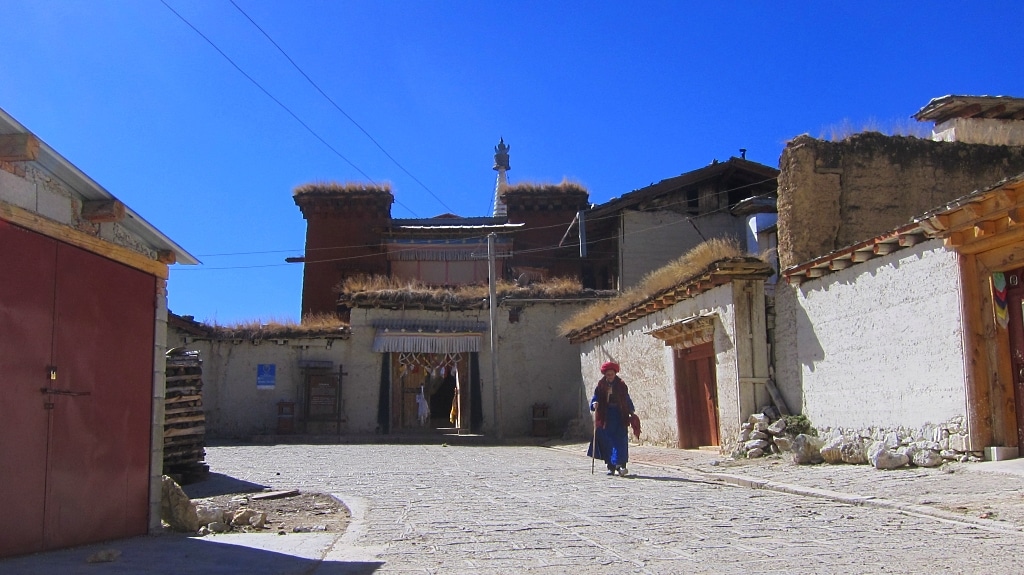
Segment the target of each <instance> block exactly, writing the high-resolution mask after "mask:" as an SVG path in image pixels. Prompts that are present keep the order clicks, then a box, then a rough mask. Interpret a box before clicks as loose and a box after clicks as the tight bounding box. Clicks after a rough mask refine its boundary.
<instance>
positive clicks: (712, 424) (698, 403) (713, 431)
mask: <svg viewBox="0 0 1024 575" xmlns="http://www.w3.org/2000/svg"><path fill="white" fill-rule="evenodd" d="M675 358H676V359H675V372H676V373H675V378H676V381H675V388H676V418H677V425H678V429H679V442H678V445H679V447H680V448H682V449H692V448H696V447H701V446H708V445H719V433H718V429H719V428H718V387H717V383H716V379H715V348H714V344H713V343H705V344H702V345H698V346H695V347H690V348H686V349H681V350H676V354H675Z"/></svg>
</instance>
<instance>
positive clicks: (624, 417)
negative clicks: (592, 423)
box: [587, 380, 634, 469]
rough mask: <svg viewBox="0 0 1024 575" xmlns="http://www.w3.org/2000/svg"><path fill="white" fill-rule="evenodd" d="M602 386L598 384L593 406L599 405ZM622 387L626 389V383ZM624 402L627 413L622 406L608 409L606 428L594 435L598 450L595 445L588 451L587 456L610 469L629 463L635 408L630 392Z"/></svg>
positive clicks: (599, 429) (606, 412)
mask: <svg viewBox="0 0 1024 575" xmlns="http://www.w3.org/2000/svg"><path fill="white" fill-rule="evenodd" d="M620 381H621V380H620ZM600 386H601V384H600V382H598V385H597V386H596V387H595V388H594V395H593V397H592V398H591V399H590V405H591V406H593V405H594V404H596V403H598V399H599V398H598V395H599V394H598V391H599V390H600ZM622 387H623V388H625V384H624V383H623V384H622ZM619 401H620V402H622V401H623V398H619ZM624 402H625V404H626V407H627V408H628V409H629V411H628V412H626V413H623V410H622V409H621V406H618V405H608V406H607V407H606V409H605V415H604V427H597V429H596V433H595V434H594V436H595V439H597V450H596V452H595V451H594V446H593V445H591V446H590V448H589V449H587V455H590V456H592V457H597V458H599V459H602V460H603V461H604V462H605V465H607V466H608V469H614V468H615V467H617V466H619V465H622V466H625V465H626V463H627V462H628V461H629V414H630V413H633V411H634V407H633V400H632V398H630V397H629V393H628V392H627V393H626V394H625V398H624ZM592 411H593V410H592Z"/></svg>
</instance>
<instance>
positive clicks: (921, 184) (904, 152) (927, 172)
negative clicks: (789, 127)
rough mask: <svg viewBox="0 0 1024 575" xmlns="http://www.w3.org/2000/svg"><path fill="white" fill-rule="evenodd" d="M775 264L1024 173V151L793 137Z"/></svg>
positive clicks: (878, 137) (786, 156) (870, 136)
mask: <svg viewBox="0 0 1024 575" xmlns="http://www.w3.org/2000/svg"><path fill="white" fill-rule="evenodd" d="M779 168H780V169H781V174H780V175H779V201H778V209H779V259H780V262H781V264H782V266H783V267H788V266H792V265H796V264H799V263H802V262H805V261H807V260H810V259H813V258H816V257H818V256H821V255H824V254H827V253H829V252H831V251H834V250H837V249H840V248H843V247H846V246H849V245H852V244H855V243H857V242H860V241H863V240H866V239H870V238H872V237H875V236H877V235H879V234H882V233H885V232H887V231H889V230H892V229H895V228H897V227H899V226H901V225H903V224H906V223H908V222H909V220H910V218H912V217H914V216H916V215H919V214H922V213H924V212H927V211H928V210H931V209H932V208H935V207H938V206H941V205H943V204H945V203H947V202H949V201H951V200H954V199H956V198H958V197H960V196H962V195H965V194H967V193H970V192H972V191H974V190H977V189H982V188H986V187H989V186H991V185H993V184H995V183H996V182H998V181H1000V180H1002V179H1003V178H1006V177H1008V176H1011V175H1016V174H1019V173H1021V172H1024V147H1008V146H987V145H978V144H963V143H958V142H934V141H931V140H922V139H918V138H909V137H900V136H895V137H893V136H885V135H882V134H879V133H877V132H866V133H863V134H857V135H855V136H852V137H850V138H847V139H846V140H843V141H841V142H827V141H823V140H817V139H815V138H811V137H810V136H799V137H797V138H795V139H794V140H793V141H791V142H790V143H789V144H788V145H787V146H786V149H785V150H783V152H782V158H781V159H780V161H779Z"/></svg>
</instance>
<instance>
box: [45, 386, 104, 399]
mask: <svg viewBox="0 0 1024 575" xmlns="http://www.w3.org/2000/svg"><path fill="white" fill-rule="evenodd" d="M39 391H41V392H42V393H43V394H46V395H69V396H71V397H78V396H80V395H92V392H91V391H72V390H70V389H54V388H52V387H42V388H39Z"/></svg>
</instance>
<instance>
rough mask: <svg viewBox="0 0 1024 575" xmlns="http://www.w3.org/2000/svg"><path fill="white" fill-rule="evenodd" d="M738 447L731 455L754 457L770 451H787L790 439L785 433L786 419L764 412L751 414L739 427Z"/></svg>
mask: <svg viewBox="0 0 1024 575" xmlns="http://www.w3.org/2000/svg"><path fill="white" fill-rule="evenodd" d="M738 439H739V448H738V450H737V451H736V452H735V453H733V457H737V458H738V457H748V458H750V459H754V458H756V457H761V456H763V455H766V454H770V453H779V452H782V451H789V449H790V444H791V439H790V438H789V436H787V435H786V420H785V419H781V418H779V419H777V420H776V421H774V422H772V421H771V418H770V417H769V416H768V415H766V414H764V413H755V414H754V415H751V416H750V418H749V419H747V422H746V423H744V424H743V425H742V426H741V427H740V435H739V438H738Z"/></svg>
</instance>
